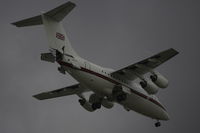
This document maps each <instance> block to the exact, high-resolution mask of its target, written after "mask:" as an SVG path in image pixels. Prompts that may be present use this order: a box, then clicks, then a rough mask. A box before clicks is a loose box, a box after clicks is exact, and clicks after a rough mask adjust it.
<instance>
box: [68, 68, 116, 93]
mask: <svg viewBox="0 0 200 133" xmlns="http://www.w3.org/2000/svg"><path fill="white" fill-rule="evenodd" d="M70 72H71V73H70ZM70 72H69V73H70V74H71V75H72V76H73V77H74V78H75V79H76V80H77V81H78V82H80V83H83V84H84V85H86V86H87V87H88V88H89V89H91V90H92V91H93V92H95V93H97V94H102V95H109V93H110V92H111V91H112V88H113V87H114V84H113V83H111V82H109V81H107V80H105V79H103V78H101V77H98V76H96V75H93V74H90V73H87V72H84V71H77V70H73V69H71V70H70Z"/></svg>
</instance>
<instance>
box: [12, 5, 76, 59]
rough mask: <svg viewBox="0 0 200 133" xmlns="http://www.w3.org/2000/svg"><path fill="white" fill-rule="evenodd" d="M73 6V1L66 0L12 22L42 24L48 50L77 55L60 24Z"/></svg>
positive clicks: (25, 25)
mask: <svg viewBox="0 0 200 133" xmlns="http://www.w3.org/2000/svg"><path fill="white" fill-rule="evenodd" d="M75 6H76V5H75V4H74V3H72V2H67V3H65V4H63V5H61V6H59V7H57V8H54V9H52V10H50V11H48V12H45V13H42V14H41V15H38V16H35V17H31V18H28V19H24V20H21V21H18V22H15V23H12V24H13V25H15V26H17V27H27V26H34V25H42V24H43V25H44V27H45V31H46V33H47V38H48V41H49V47H50V50H51V49H54V50H57V51H59V52H61V53H65V54H68V55H73V56H78V55H77V53H76V52H75V51H74V50H73V48H72V46H71V44H70V42H69V40H68V38H67V35H66V32H65V29H64V28H63V25H62V20H63V19H64V17H65V16H66V15H68V14H69V12H70V11H71V10H72V9H73V8H74V7H75Z"/></svg>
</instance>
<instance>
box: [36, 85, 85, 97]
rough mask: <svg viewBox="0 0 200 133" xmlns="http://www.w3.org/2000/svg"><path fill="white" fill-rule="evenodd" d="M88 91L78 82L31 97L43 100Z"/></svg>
mask: <svg viewBox="0 0 200 133" xmlns="http://www.w3.org/2000/svg"><path fill="white" fill-rule="evenodd" d="M88 91H89V90H88V89H85V88H83V87H82V86H81V85H80V84H75V85H72V86H68V87H64V88H61V89H57V90H53V91H48V92H43V93H40V94H37V95H34V96H33V97H35V98H37V99H38V100H44V99H50V98H56V97H62V96H68V95H74V94H80V93H83V92H88Z"/></svg>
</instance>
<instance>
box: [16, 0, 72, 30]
mask: <svg viewBox="0 0 200 133" xmlns="http://www.w3.org/2000/svg"><path fill="white" fill-rule="evenodd" d="M75 6H76V5H75V4H74V3H72V2H70V1H69V2H67V3H65V4H62V5H61V6H59V7H57V8H54V9H52V10H50V11H48V12H46V13H44V14H43V15H45V16H48V17H50V18H52V19H53V20H55V21H57V22H60V21H61V20H63V18H64V17H65V16H66V15H67V14H68V13H69V12H70V11H71V10H72V9H73V8H74V7H75ZM12 24H13V25H15V26H17V27H25V26H34V25H41V24H43V21H42V16H41V15H38V16H35V17H31V18H28V19H24V20H21V21H18V22H14V23H12Z"/></svg>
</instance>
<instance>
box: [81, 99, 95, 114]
mask: <svg viewBox="0 0 200 133" xmlns="http://www.w3.org/2000/svg"><path fill="white" fill-rule="evenodd" d="M79 103H80V105H81V106H82V107H83V108H84V109H85V110H87V111H89V112H93V111H95V110H94V109H93V108H92V105H91V103H89V102H88V101H86V100H85V99H79Z"/></svg>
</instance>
